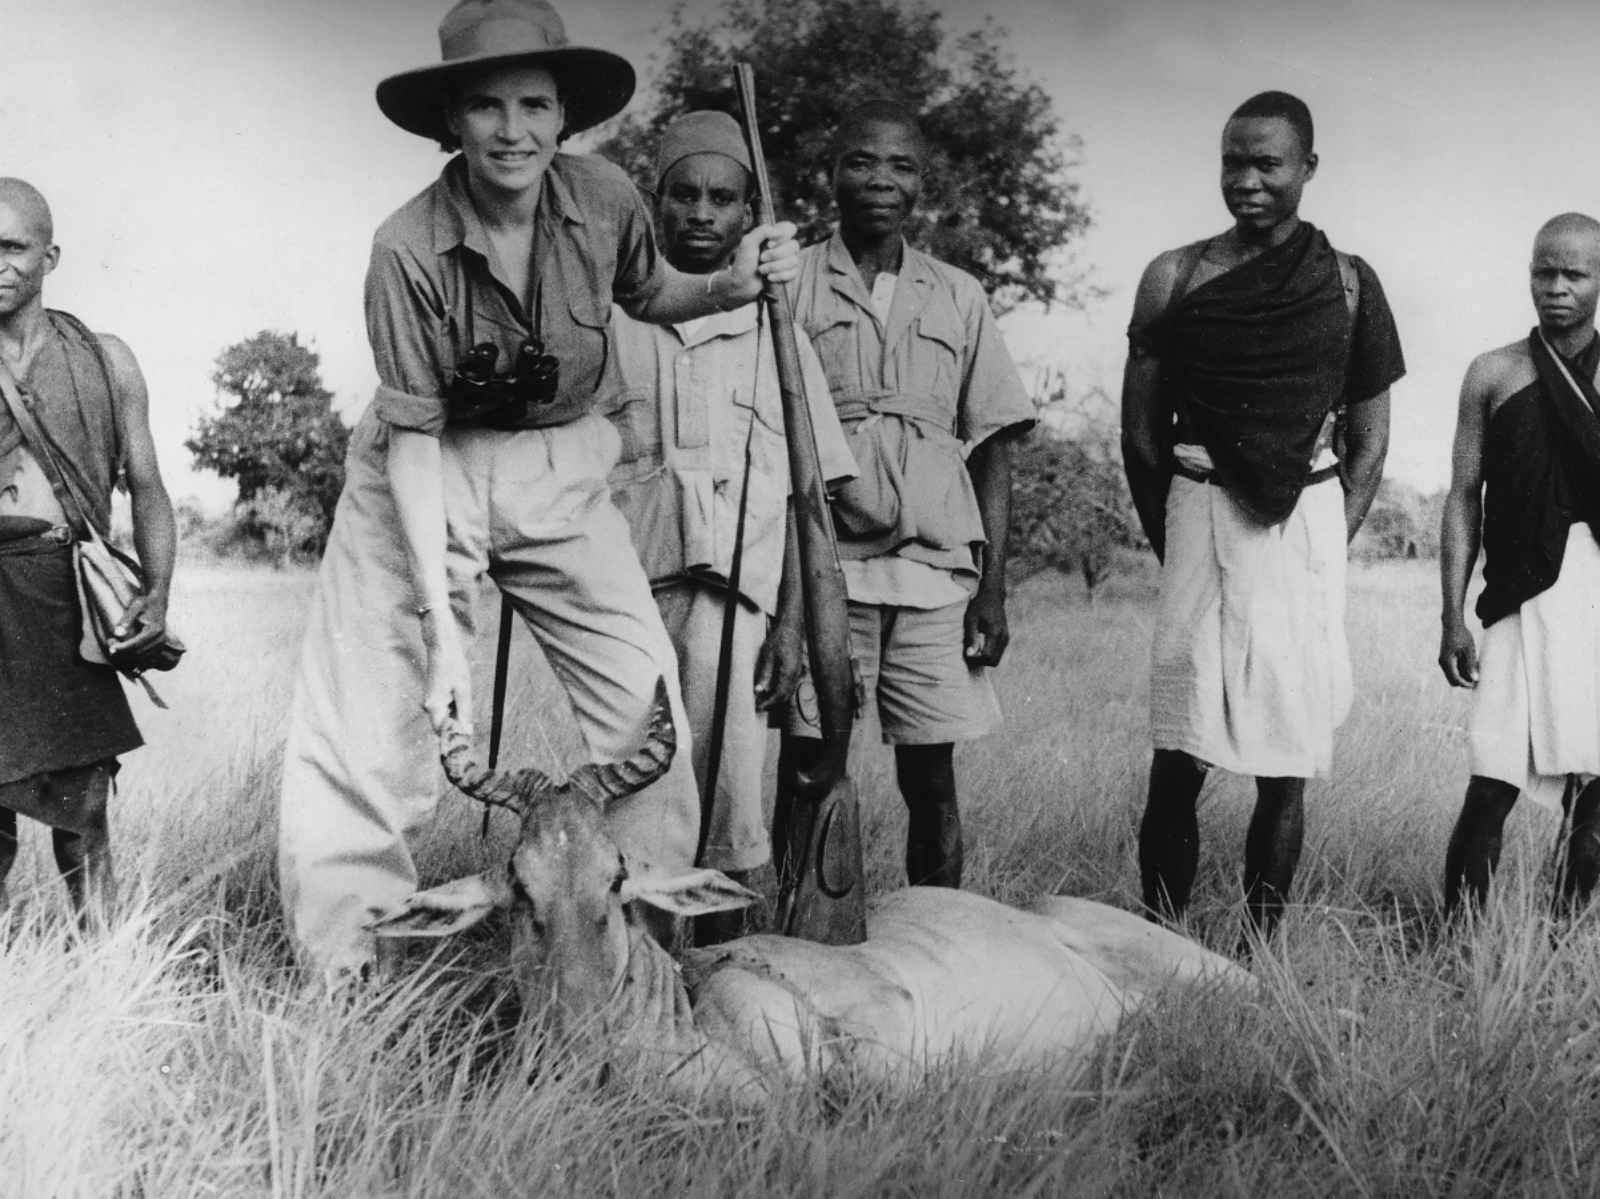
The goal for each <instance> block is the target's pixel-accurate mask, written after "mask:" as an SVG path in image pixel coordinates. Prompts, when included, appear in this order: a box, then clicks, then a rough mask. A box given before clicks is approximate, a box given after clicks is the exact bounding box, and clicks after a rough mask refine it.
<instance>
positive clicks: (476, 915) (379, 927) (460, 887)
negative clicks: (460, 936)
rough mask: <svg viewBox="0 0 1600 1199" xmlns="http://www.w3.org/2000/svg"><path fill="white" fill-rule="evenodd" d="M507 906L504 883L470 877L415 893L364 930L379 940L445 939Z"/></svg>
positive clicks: (478, 875)
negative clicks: (404, 938) (370, 931)
mask: <svg viewBox="0 0 1600 1199" xmlns="http://www.w3.org/2000/svg"><path fill="white" fill-rule="evenodd" d="M510 906H511V888H510V887H509V886H507V885H506V884H505V882H504V881H502V880H500V879H498V878H497V879H496V880H495V881H493V882H491V881H490V879H489V877H488V876H487V875H483V874H473V875H468V876H467V877H466V878H458V879H456V880H455V882H453V883H446V884H445V885H444V886H442V887H434V888H433V889H432V890H429V891H418V892H417V893H416V894H415V895H412V896H411V897H410V898H409V899H407V900H406V901H405V902H404V903H403V904H401V905H400V906H399V907H397V908H395V909H393V910H392V911H388V912H385V913H384V914H383V915H382V916H379V917H378V918H377V919H376V920H374V921H373V922H372V923H371V924H370V925H368V926H367V927H369V928H370V929H372V931H373V933H374V934H375V935H377V936H380V937H448V936H449V935H450V934H451V933H459V932H461V931H462V930H463V929H468V928H471V927H472V926H473V925H474V924H477V923H478V922H479V921H481V920H483V919H484V918H485V917H486V916H488V915H489V913H490V912H492V911H494V910H495V908H505V907H510Z"/></svg>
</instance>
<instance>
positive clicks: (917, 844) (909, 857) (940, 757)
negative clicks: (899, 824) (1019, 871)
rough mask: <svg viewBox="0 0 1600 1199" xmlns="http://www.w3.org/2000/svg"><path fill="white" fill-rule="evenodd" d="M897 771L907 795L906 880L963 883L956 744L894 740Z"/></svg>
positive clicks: (924, 883)
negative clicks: (896, 742)
mask: <svg viewBox="0 0 1600 1199" xmlns="http://www.w3.org/2000/svg"><path fill="white" fill-rule="evenodd" d="M894 764H895V776H896V778H897V779H898V781H899V783H900V796H901V798H902V799H904V800H905V803H906V813H907V815H908V816H909V818H910V820H909V827H908V828H907V830H906V880H907V881H908V882H909V883H910V884H911V886H913V887H954V888H958V887H960V886H961V866H962V847H961V812H960V809H959V808H958V807H957V806H956V770H955V746H953V745H950V744H948V743H946V744H944V745H897V746H896V747H895V751H894Z"/></svg>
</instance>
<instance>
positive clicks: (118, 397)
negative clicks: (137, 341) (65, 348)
mask: <svg viewBox="0 0 1600 1199" xmlns="http://www.w3.org/2000/svg"><path fill="white" fill-rule="evenodd" d="M46 311H47V312H48V313H49V315H50V316H51V317H53V318H54V319H56V320H59V321H60V322H61V323H62V324H64V325H66V326H67V328H69V329H71V330H72V331H73V332H74V333H76V334H77V335H78V337H79V338H80V339H81V340H82V341H83V342H84V344H85V345H87V346H88V347H89V349H90V351H91V352H93V354H94V360H95V364H96V365H97V366H98V367H99V368H100V378H101V379H103V380H104V381H105V385H106V395H108V396H110V397H111V435H112V436H113V437H114V438H115V439H116V441H115V444H113V445H112V447H111V450H112V461H113V462H114V463H115V464H116V475H117V478H118V479H120V478H121V477H122V476H123V475H124V474H125V473H126V471H125V469H124V463H123V453H124V451H123V445H124V443H125V441H126V439H125V438H124V437H123V429H122V392H121V390H120V389H119V388H118V387H117V378H116V375H114V374H113V373H112V370H111V359H110V358H108V357H107V356H106V347H105V343H103V342H102V341H101V340H100V335H99V334H98V333H96V332H95V331H94V330H93V329H91V328H89V326H88V325H86V324H84V323H83V322H82V321H81V320H79V319H78V318H77V317H75V316H73V315H72V313H70V312H65V311H63V310H62V309H60V308H50V309H47V310H46Z"/></svg>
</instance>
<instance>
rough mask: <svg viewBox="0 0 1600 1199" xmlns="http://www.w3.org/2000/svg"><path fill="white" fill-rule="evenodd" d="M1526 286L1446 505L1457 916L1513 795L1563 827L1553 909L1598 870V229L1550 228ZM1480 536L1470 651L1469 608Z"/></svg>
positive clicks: (1586, 225)
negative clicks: (1462, 753)
mask: <svg viewBox="0 0 1600 1199" xmlns="http://www.w3.org/2000/svg"><path fill="white" fill-rule="evenodd" d="M1530 282H1531V286H1532V292H1533V304H1534V308H1535V309H1536V310H1537V311H1538V314H1539V325H1538V328H1536V329H1534V330H1533V332H1532V333H1530V334H1529V335H1528V337H1527V338H1526V339H1525V340H1522V341H1516V342H1512V343H1511V344H1510V345H1508V346H1502V347H1501V348H1500V349H1498V350H1491V351H1489V352H1488V353H1487V354H1483V355H1480V356H1479V357H1478V358H1477V359H1475V360H1474V361H1473V363H1472V365H1471V367H1469V368H1468V369H1467V377H1466V379H1465V381H1464V382H1463V383H1462V385H1461V408H1460V412H1459V414H1458V415H1457V418H1456V440H1455V461H1454V472H1453V474H1452V477H1451V483H1450V496H1449V499H1448V500H1447V501H1446V503H1445V510H1444V530H1443V542H1442V551H1443V552H1442V553H1441V555H1440V573H1441V575H1442V576H1443V585H1444V633H1443V637H1442V639H1441V642H1440V648H1439V665H1440V667H1441V668H1442V669H1443V670H1444V674H1445V678H1447V679H1449V680H1450V684H1451V686H1454V687H1467V688H1470V689H1472V691H1473V695H1472V717H1471V737H1470V740H1471V746H1472V780H1471V782H1469V783H1468V784H1467V794H1466V799H1465V801H1464V802H1463V804H1462V805H1461V816H1460V818H1459V819H1458V820H1457V822H1456V827H1455V832H1454V833H1453V834H1452V835H1451V837H1450V848H1449V850H1448V852H1447V854H1446V856H1445V909H1446V911H1447V912H1448V913H1452V914H1453V913H1455V912H1456V911H1457V910H1458V909H1459V907H1460V906H1461V904H1462V902H1463V900H1465V901H1466V902H1467V903H1468V904H1469V905H1471V906H1473V907H1477V906H1480V905H1481V904H1482V903H1483V900H1484V897H1485V895H1486V894H1487V892H1488V889H1489V877H1490V875H1492V874H1493V873H1494V869H1495V866H1496V864H1497V863H1498V862H1499V860H1500V834H1501V829H1502V828H1503V827H1504V825H1505V819H1506V817H1507V816H1508V815H1509V814H1510V812H1511V807H1512V805H1513V804H1515V803H1516V802H1517V796H1518V794H1519V793H1523V792H1526V793H1527V795H1528V797H1529V798H1530V799H1532V800H1533V801H1534V802H1535V803H1537V804H1540V805H1542V806H1545V807H1549V808H1552V809H1555V810H1558V811H1559V810H1560V809H1561V807H1562V806H1565V807H1566V808H1567V809H1568V814H1569V815H1570V817H1571V821H1572V829H1571V836H1570V838H1569V840H1568V843H1567V854H1566V861H1565V863H1564V865H1563V868H1562V871H1561V876H1560V880H1559V882H1558V884H1557V893H1558V898H1557V904H1558V908H1560V909H1563V910H1566V911H1571V910H1573V909H1574V908H1576V907H1578V906H1580V905H1581V904H1584V903H1587V902H1588V899H1589V893H1590V891H1591V890H1593V888H1594V883H1595V877H1596V874H1597V873H1600V819H1597V817H1600V786H1596V784H1595V778H1596V776H1597V775H1600V546H1596V544H1595V537H1596V535H1597V532H1600V418H1597V417H1596V412H1597V411H1600V396H1597V395H1596V393H1595V374H1596V370H1597V368H1600V338H1597V337H1596V335H1595V324H1594V318H1595V305H1596V300H1597V299H1600V223H1597V222H1596V221H1594V220H1593V219H1592V218H1590V217H1587V216H1581V215H1579V214H1577V213H1567V214H1566V215H1564V216H1558V217H1556V218H1555V219H1553V220H1551V221H1549V222H1548V223H1547V224H1546V225H1545V226H1544V228H1542V229H1540V230H1539V235H1538V237H1537V239H1536V240H1535V241H1534V243H1533V264H1532V266H1531V267H1530ZM1480 538H1481V545H1482V549H1483V554H1484V563H1483V579H1484V588H1483V594H1482V595H1481V596H1479V598H1478V604H1477V612H1478V618H1479V619H1480V620H1481V621H1483V626H1484V637H1483V654H1482V657H1481V659H1480V657H1479V656H1478V653H1477V650H1476V647H1475V646H1474V645H1473V638H1472V633H1471V631H1470V630H1469V629H1468V628H1467V623H1466V617H1465V612H1464V609H1465V605H1466V598H1467V585H1468V582H1469V580H1470V579H1471V577H1472V568H1473V566H1474V565H1475V564H1476V562H1477V560H1478V549H1479V545H1480ZM1574 794H1575V795H1576V798H1575V799H1574V798H1573V797H1574Z"/></svg>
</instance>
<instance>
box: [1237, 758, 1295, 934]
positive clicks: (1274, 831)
mask: <svg viewBox="0 0 1600 1199" xmlns="http://www.w3.org/2000/svg"><path fill="white" fill-rule="evenodd" d="M1305 796H1306V781H1305V779H1263V778H1258V779H1257V780H1256V810H1255V812H1254V814H1253V815H1252V816H1251V817H1250V831H1249V832H1248V833H1247V834H1246V835H1245V842H1244V898H1245V910H1246V912H1247V913H1248V914H1249V917H1250V923H1251V924H1253V925H1254V926H1255V928H1256V930H1257V931H1258V932H1260V933H1261V935H1262V936H1263V937H1270V936H1272V933H1273V930H1274V929H1276V928H1277V926H1278V918H1279V917H1280V916H1282V915H1283V905H1284V904H1285V903H1287V902H1288V900H1289V887H1290V886H1291V885H1292V884H1293V883H1294V872H1295V867H1297V866H1298V865H1299V864H1300V845H1301V842H1302V840H1303V839H1304V836H1305V820H1306V817H1305Z"/></svg>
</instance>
